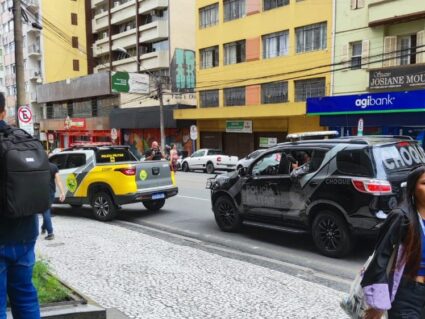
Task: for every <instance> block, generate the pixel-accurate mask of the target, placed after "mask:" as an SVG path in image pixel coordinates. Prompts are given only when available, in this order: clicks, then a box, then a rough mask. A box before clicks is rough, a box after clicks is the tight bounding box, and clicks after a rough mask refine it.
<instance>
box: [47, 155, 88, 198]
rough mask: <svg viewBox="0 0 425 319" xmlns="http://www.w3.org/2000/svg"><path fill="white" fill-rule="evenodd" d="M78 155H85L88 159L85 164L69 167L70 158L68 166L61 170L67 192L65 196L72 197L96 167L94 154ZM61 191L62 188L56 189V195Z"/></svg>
mask: <svg viewBox="0 0 425 319" xmlns="http://www.w3.org/2000/svg"><path fill="white" fill-rule="evenodd" d="M74 154H76V153H74ZM74 154H69V156H72V155H74ZM78 155H85V158H86V160H85V164H84V165H82V166H78V167H69V159H68V160H67V164H66V168H65V169H61V170H60V171H59V176H60V178H61V181H62V185H63V186H64V188H65V192H66V193H65V198H71V197H74V196H75V195H74V194H75V193H76V192H77V190H78V188H79V186H80V185H81V182H82V181H83V179H84V177H85V176H86V175H87V173H88V172H90V170H91V169H92V168H93V167H94V158H93V155H90V154H87V153H78ZM59 192H60V190H59V189H56V195H55V197H56V198H58V197H59ZM65 200H66V199H65Z"/></svg>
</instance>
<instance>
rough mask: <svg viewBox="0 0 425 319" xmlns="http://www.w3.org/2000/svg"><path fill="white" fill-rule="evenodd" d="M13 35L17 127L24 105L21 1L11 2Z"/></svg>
mask: <svg viewBox="0 0 425 319" xmlns="http://www.w3.org/2000/svg"><path fill="white" fill-rule="evenodd" d="M13 28H14V30H13V35H14V38H15V69H16V97H17V99H16V108H15V121H16V126H19V121H18V108H19V107H20V106H22V105H25V104H26V93H25V72H24V52H23V36H22V8H21V0H14V1H13Z"/></svg>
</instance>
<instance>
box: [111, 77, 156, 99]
mask: <svg viewBox="0 0 425 319" xmlns="http://www.w3.org/2000/svg"><path fill="white" fill-rule="evenodd" d="M111 90H112V93H139V94H148V93H149V75H148V74H143V73H128V72H111Z"/></svg>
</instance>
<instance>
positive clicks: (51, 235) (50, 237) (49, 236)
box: [44, 234, 55, 240]
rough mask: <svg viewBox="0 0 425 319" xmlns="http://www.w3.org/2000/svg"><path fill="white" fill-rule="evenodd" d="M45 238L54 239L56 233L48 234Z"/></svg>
mask: <svg viewBox="0 0 425 319" xmlns="http://www.w3.org/2000/svg"><path fill="white" fill-rule="evenodd" d="M44 239H45V240H52V239H55V235H54V234H48V235H47V236H46V237H44Z"/></svg>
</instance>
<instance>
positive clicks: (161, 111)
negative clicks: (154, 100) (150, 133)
mask: <svg viewBox="0 0 425 319" xmlns="http://www.w3.org/2000/svg"><path fill="white" fill-rule="evenodd" d="M114 51H118V52H121V53H122V54H124V55H126V56H127V57H131V55H130V54H129V53H128V52H127V50H126V49H125V48H121V47H118V48H116V49H115V50H114ZM136 63H137V64H138V65H139V67H141V68H143V69H144V70H145V71H146V73H147V74H148V75H149V76H150V77H152V78H153V79H154V81H155V87H156V91H157V96H158V101H159V131H160V135H161V148H162V152H163V154H165V130H164V101H163V91H162V81H161V77H160V76H155V75H154V74H152V73H151V72H149V71H148V70H147V69H146V68H145V67H144V66H143V65H142V64H141V63H140V62H139V60H138V59H136Z"/></svg>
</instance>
